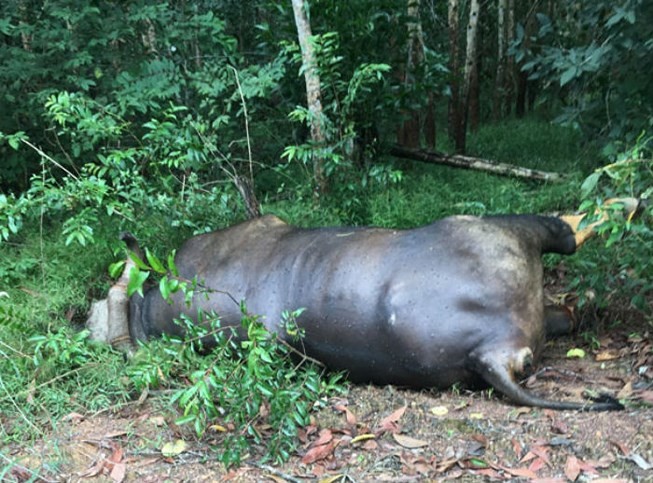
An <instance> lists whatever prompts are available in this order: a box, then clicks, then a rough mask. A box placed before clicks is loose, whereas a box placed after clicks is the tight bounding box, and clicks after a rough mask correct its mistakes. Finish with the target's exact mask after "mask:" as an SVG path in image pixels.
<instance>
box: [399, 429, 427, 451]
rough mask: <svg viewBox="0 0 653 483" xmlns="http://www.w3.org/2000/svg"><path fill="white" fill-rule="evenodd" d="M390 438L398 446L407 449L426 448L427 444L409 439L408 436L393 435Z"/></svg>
mask: <svg viewBox="0 0 653 483" xmlns="http://www.w3.org/2000/svg"><path fill="white" fill-rule="evenodd" d="M392 437H393V439H394V440H395V441H396V442H397V443H398V444H399V445H400V446H403V447H404V448H408V449H415V448H422V447H424V446H428V444H429V443H428V441H424V440H421V439H416V438H411V437H410V436H406V435H403V434H399V433H393V434H392Z"/></svg>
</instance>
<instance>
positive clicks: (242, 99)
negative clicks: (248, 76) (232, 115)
mask: <svg viewBox="0 0 653 483" xmlns="http://www.w3.org/2000/svg"><path fill="white" fill-rule="evenodd" d="M229 67H231V70H233V71H234V76H235V77H236V85H237V86H238V94H240V102H241V103H242V105H243V115H244V116H245V137H246V139H247V156H248V158H249V180H250V182H251V183H252V185H253V184H254V169H253V168H252V145H251V143H250V138H249V116H248V115H247V104H246V103H245V96H244V95H243V89H242V87H241V86H240V79H239V78H238V71H237V70H236V68H235V67H234V66H232V65H230V66H229Z"/></svg>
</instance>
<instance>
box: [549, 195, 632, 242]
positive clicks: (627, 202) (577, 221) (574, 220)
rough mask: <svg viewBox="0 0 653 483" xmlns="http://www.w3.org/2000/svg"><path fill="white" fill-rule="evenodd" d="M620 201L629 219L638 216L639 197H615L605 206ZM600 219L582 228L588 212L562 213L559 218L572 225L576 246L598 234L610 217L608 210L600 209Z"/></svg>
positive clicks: (605, 204)
mask: <svg viewBox="0 0 653 483" xmlns="http://www.w3.org/2000/svg"><path fill="white" fill-rule="evenodd" d="M617 203H619V204H620V205H623V214H624V216H625V217H627V218H628V219H631V218H632V217H634V216H636V215H637V214H638V211H639V210H640V209H641V207H640V201H639V200H638V199H637V198H613V199H610V200H607V201H606V202H605V203H604V205H603V206H610V205H614V204H617ZM599 213H600V216H599V219H598V220H596V221H594V222H592V223H589V224H587V225H586V226H584V227H583V228H581V223H582V221H583V220H584V219H585V217H586V216H587V213H581V214H579V215H562V216H560V217H559V218H560V219H561V220H562V221H564V222H565V223H567V225H569V226H570V227H571V230H572V231H573V233H574V239H575V240H576V248H578V247H580V246H581V245H582V244H583V243H585V242H586V241H587V240H588V239H590V238H591V237H592V236H594V235H595V234H596V228H598V227H599V226H600V225H601V224H603V223H604V222H605V221H607V220H608V219H609V217H610V213H609V212H608V211H604V210H600V211H599Z"/></svg>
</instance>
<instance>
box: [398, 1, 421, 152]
mask: <svg viewBox="0 0 653 483" xmlns="http://www.w3.org/2000/svg"><path fill="white" fill-rule="evenodd" d="M419 7H420V0H408V19H409V20H408V24H407V27H408V49H407V56H408V58H407V61H406V67H405V69H404V73H403V76H402V77H403V79H402V80H403V83H404V85H405V86H409V85H411V84H414V83H415V76H414V72H415V71H416V70H417V69H418V67H419V66H420V65H421V64H422V63H423V62H424V36H423V33H422V24H421V22H420V18H419ZM403 117H404V118H405V119H404V121H403V122H402V124H401V126H400V127H399V130H398V132H397V142H398V143H399V144H401V145H402V146H407V147H410V148H418V147H419V146H420V132H421V122H420V121H421V120H420V113H419V112H418V111H407V110H406V111H404V112H403Z"/></svg>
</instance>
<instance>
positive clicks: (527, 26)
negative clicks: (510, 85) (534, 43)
mask: <svg viewBox="0 0 653 483" xmlns="http://www.w3.org/2000/svg"><path fill="white" fill-rule="evenodd" d="M538 6H539V0H535V1H534V2H533V4H532V5H531V7H530V9H529V10H528V12H527V13H526V17H525V18H524V21H523V25H524V40H523V42H524V45H523V46H522V48H523V49H524V50H525V51H528V50H529V49H530V47H531V36H532V35H533V30H534V29H535V22H534V14H535V12H536V10H537V7H538ZM524 63H525V59H524V60H522V61H521V62H520V63H519V64H518V65H517V66H516V68H515V76H516V78H517V100H516V103H515V114H516V115H517V117H520V118H521V117H524V114H525V113H526V99H527V96H528V91H529V90H530V87H531V86H530V82H529V80H528V75H529V73H528V72H525V71H523V70H522V65H523V64H524Z"/></svg>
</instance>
